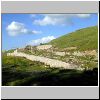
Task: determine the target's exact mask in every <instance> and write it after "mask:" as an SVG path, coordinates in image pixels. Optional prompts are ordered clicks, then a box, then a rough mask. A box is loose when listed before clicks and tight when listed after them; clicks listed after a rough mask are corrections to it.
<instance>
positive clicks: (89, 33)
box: [49, 26, 98, 50]
mask: <svg viewBox="0 0 100 100" xmlns="http://www.w3.org/2000/svg"><path fill="white" fill-rule="evenodd" d="M49 44H52V45H53V46H54V47H58V48H67V47H77V48H78V50H93V49H97V48H98V27H97V26H94V27H88V28H84V29H80V30H77V31H75V32H72V33H70V34H67V35H64V36H61V37H59V38H57V39H54V40H52V41H51V42H50V43H49Z"/></svg>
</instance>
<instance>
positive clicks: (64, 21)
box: [33, 14, 91, 26]
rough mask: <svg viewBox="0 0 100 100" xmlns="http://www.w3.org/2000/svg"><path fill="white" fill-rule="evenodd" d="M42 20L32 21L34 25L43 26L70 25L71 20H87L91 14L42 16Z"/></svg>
mask: <svg viewBox="0 0 100 100" xmlns="http://www.w3.org/2000/svg"><path fill="white" fill-rule="evenodd" d="M43 16H44V17H43V18H42V19H36V20H34V22H33V23H34V24H38V25H41V26H45V25H70V24H72V23H73V22H72V18H73V17H78V18H88V17H90V16H91V14H44V15H43Z"/></svg>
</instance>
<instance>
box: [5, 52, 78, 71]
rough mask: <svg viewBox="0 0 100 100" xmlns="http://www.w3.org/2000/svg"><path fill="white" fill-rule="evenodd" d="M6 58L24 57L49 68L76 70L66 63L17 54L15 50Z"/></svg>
mask: <svg viewBox="0 0 100 100" xmlns="http://www.w3.org/2000/svg"><path fill="white" fill-rule="evenodd" d="M7 56H19V57H25V58H26V59H29V60H31V61H39V62H42V63H44V64H45V65H49V66H50V67H57V68H58V67H59V68H60V67H62V68H65V69H75V68H77V66H76V65H73V64H69V63H66V62H62V61H60V60H55V59H50V58H47V57H40V56H34V55H29V54H25V53H22V52H17V51H16V50H15V51H14V52H13V53H7Z"/></svg>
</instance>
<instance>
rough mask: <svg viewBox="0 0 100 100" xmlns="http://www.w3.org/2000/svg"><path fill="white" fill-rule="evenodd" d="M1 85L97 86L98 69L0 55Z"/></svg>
mask: <svg viewBox="0 0 100 100" xmlns="http://www.w3.org/2000/svg"><path fill="white" fill-rule="evenodd" d="M2 85H3V86H97V85H98V69H97V68H94V69H93V70H88V71H85V70H84V71H79V70H69V69H58V68H49V66H47V67H45V65H44V64H43V63H40V62H36V61H30V60H27V59H25V58H20V57H10V56H9V57H8V56H6V54H3V55H2Z"/></svg>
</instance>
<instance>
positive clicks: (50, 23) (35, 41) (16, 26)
mask: <svg viewBox="0 0 100 100" xmlns="http://www.w3.org/2000/svg"><path fill="white" fill-rule="evenodd" d="M95 25H98V15H97V14H2V49H3V50H10V49H14V48H21V47H25V46H26V45H33V46H34V45H39V44H40V43H47V42H49V41H51V40H53V39H56V38H58V37H60V36H62V35H65V34H68V33H70V32H73V31H76V30H78V29H82V28H86V27H90V26H95Z"/></svg>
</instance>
